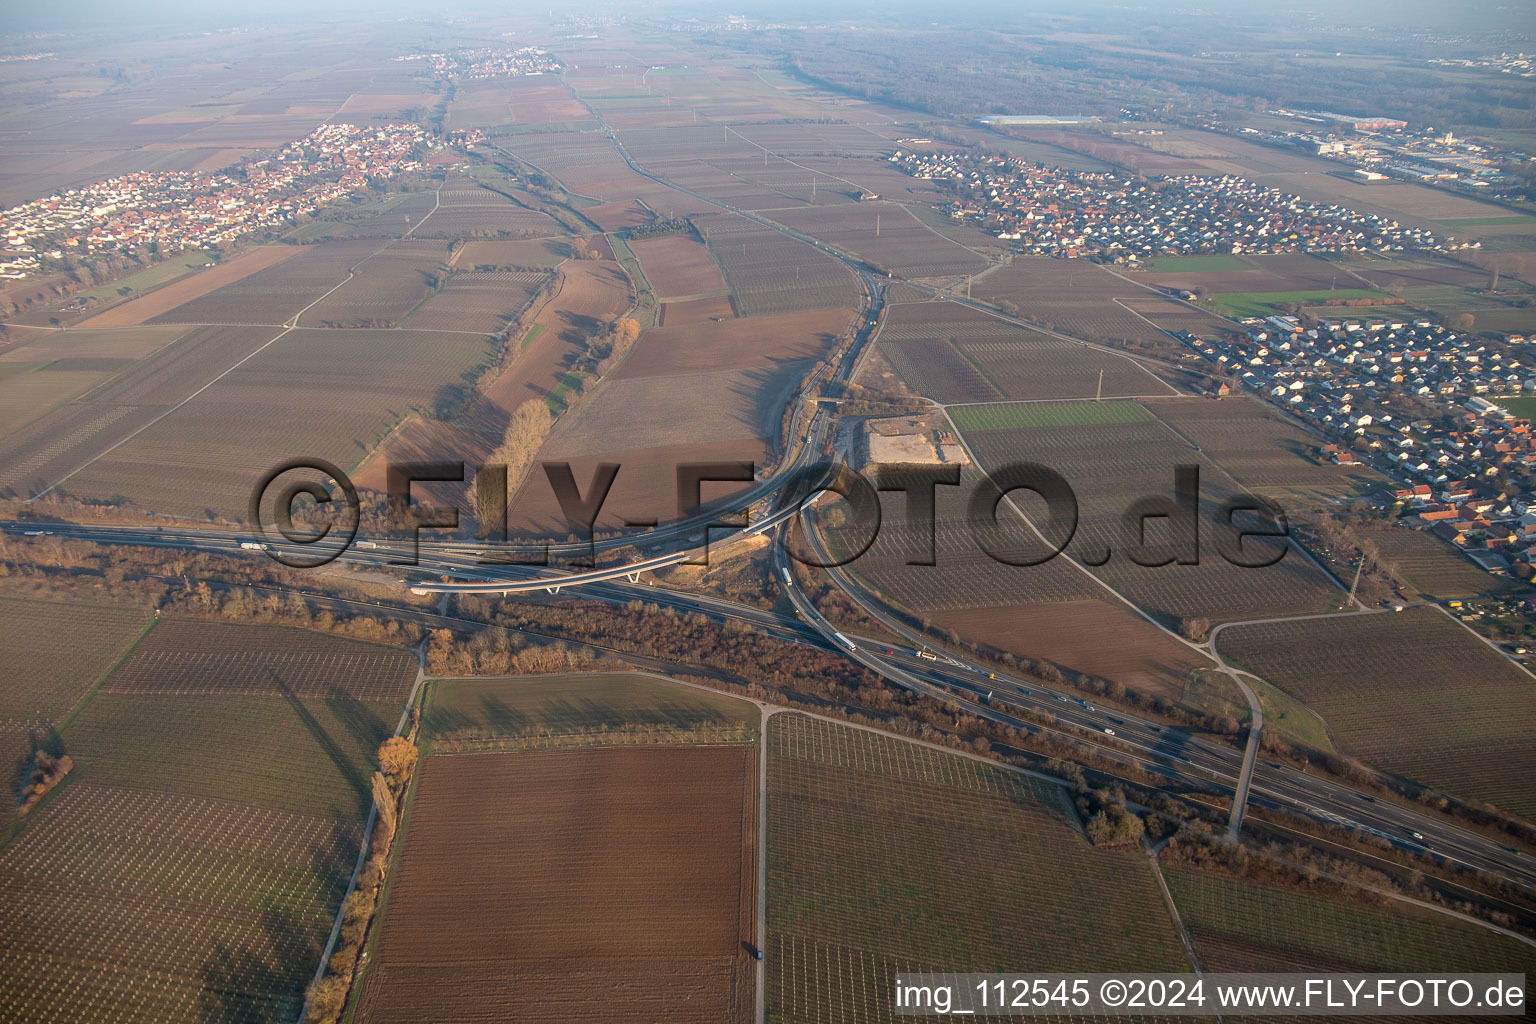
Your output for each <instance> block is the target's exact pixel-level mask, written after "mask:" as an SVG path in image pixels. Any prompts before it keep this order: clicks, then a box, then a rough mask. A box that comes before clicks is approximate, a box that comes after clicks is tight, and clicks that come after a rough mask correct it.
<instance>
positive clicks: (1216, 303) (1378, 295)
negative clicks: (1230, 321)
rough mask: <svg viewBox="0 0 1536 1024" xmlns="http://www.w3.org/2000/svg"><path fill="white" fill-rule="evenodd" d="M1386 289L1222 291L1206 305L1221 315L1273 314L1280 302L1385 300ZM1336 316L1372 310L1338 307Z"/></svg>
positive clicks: (1303, 303) (1363, 313)
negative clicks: (1382, 290)
mask: <svg viewBox="0 0 1536 1024" xmlns="http://www.w3.org/2000/svg"><path fill="white" fill-rule="evenodd" d="M1387 297H1388V296H1387V293H1386V292H1379V291H1376V290H1375V289H1374V288H1337V289H1335V290H1333V291H1329V290H1327V289H1326V288H1322V289H1318V290H1316V291H1301V292H1246V293H1244V292H1224V293H1222V294H1220V295H1212V296H1211V298H1210V305H1211V307H1212V308H1213V309H1215V310H1216V312H1218V313H1221V314H1223V315H1225V316H1233V317H1241V316H1274V315H1275V313H1277V312H1278V311H1279V310H1278V308H1277V307H1279V306H1281V305H1283V304H1289V303H1295V304H1296V305H1302V306H1304V305H1309V304H1310V305H1318V304H1321V303H1324V302H1327V301H1328V300H1329V299H1385V298H1387ZM1336 312H1337V314H1338V315H1339V316H1370V315H1372V314H1373V312H1374V311H1373V310H1371V309H1369V308H1363V309H1362V308H1356V307H1348V306H1343V307H1338V308H1337V309H1336Z"/></svg>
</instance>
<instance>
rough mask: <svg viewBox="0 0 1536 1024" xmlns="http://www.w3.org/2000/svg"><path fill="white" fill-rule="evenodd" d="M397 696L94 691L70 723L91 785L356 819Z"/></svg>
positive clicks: (72, 742) (73, 749) (71, 746)
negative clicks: (369, 698) (389, 698)
mask: <svg viewBox="0 0 1536 1024" xmlns="http://www.w3.org/2000/svg"><path fill="white" fill-rule="evenodd" d="M399 716H400V704H399V703H398V702H395V701H356V700H348V699H345V698H341V699H334V698H327V699H314V698H298V697H260V696H238V697H209V696H195V695H194V696H183V695H162V694H143V693H108V692H101V693H97V694H96V696H95V697H93V698H92V699H91V701H90V703H89V704H87V705H86V706H85V708H84V709H82V710H81V712H80V714H79V715H78V716H77V717H76V718H75V720H74V721H73V722H71V723H70V725H69V726H68V728H66V729H65V730H64V744H65V749H66V750H67V751H68V752H69V753H70V754H71V755H72V756H73V757H74V758H75V760H76V761H77V762H78V763H79V765H80V767H79V768H77V769H76V774H77V775H78V776H79V778H80V779H81V780H84V781H87V782H90V783H91V784H93V785H99V786H112V787H117V788H123V789H154V790H164V791H167V792H174V793H181V794H186V795H189V796H204V797H212V798H219V799H224V800H233V801H238V802H239V803H242V804H248V805H255V806H260V807H270V808H275V809H280V810H285V811H292V812H295V813H300V814H319V815H324V816H326V817H330V818H342V819H348V820H360V819H361V818H362V816H363V814H364V813H365V812H366V811H367V809H368V803H369V800H370V797H369V791H368V780H369V776H370V774H371V773H372V771H373V767H372V766H373V754H374V750H375V749H376V748H377V747H378V745H379V744H380V743H382V742H383V741H384V739H385V737H387V736H389V734H390V733H391V732H392V731H393V729H394V726H395V722H396V721H397V720H398V718H399Z"/></svg>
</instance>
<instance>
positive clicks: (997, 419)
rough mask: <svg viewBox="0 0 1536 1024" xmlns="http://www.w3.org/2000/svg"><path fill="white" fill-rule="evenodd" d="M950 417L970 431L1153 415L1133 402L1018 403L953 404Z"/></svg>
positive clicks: (1132, 420)
mask: <svg viewBox="0 0 1536 1024" xmlns="http://www.w3.org/2000/svg"><path fill="white" fill-rule="evenodd" d="M949 418H950V419H951V420H952V421H953V422H954V424H955V427H956V428H957V429H959V430H961V431H971V430H1017V429H1019V428H1022V427H1090V426H1100V425H1102V424H1106V423H1141V422H1144V421H1147V420H1151V419H1153V416H1152V414H1151V413H1149V412H1147V410H1145V409H1143V408H1142V407H1141V406H1139V405H1137V404H1136V403H1135V402H1020V403H1015V404H996V405H961V406H955V407H953V408H951V409H950V410H949Z"/></svg>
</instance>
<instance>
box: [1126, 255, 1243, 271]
mask: <svg viewBox="0 0 1536 1024" xmlns="http://www.w3.org/2000/svg"><path fill="white" fill-rule="evenodd" d="M1146 267H1147V269H1148V270H1150V271H1152V272H1153V273H1154V274H1175V273H1192V274H1214V273H1218V272H1220V271H1224V270H1252V269H1253V264H1251V263H1249V262H1247V261H1246V260H1244V259H1243V258H1242V257H1241V256H1232V255H1230V254H1217V255H1214V256H1159V257H1157V259H1155V260H1148V261H1147V263H1146Z"/></svg>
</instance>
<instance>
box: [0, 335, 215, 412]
mask: <svg viewBox="0 0 1536 1024" xmlns="http://www.w3.org/2000/svg"><path fill="white" fill-rule="evenodd" d="M188 330H190V328H186V327H144V328H131V327H130V328H111V329H106V330H91V331H74V330H72V331H46V332H45V331H38V332H28V334H27V336H25V337H24V338H22V339H20V340H18V342H17V343H16V344H14V345H12V346H11V347H10V348H8V349H6V350H5V352H4V353H3V354H0V437H3V436H5V435H6V434H9V433H10V432H11V431H13V430H17V429H19V428H20V427H23V426H25V425H26V424H27V423H29V422H31V421H32V420H35V419H37V418H38V417H40V416H43V415H45V414H46V413H48V412H50V411H51V410H53V409H55V408H57V407H58V406H60V405H63V404H64V403H66V402H69V401H72V400H75V399H78V398H80V396H82V395H84V394H86V393H87V392H89V391H90V390H91V389H92V388H93V387H95V386H97V385H98V384H101V383H102V382H103V381H106V380H108V379H110V378H111V377H112V375H113V374H115V373H118V372H120V371H122V370H124V369H126V368H127V367H130V366H132V365H133V364H134V363H135V362H136V361H138V360H140V359H145V358H147V357H149V356H151V355H153V354H154V353H155V352H156V351H157V350H159V349H161V348H164V347H165V346H166V345H169V344H170V343H171V342H173V341H175V340H176V339H177V338H178V337H180V336H181V335H183V334H186V333H187V331H188Z"/></svg>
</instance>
